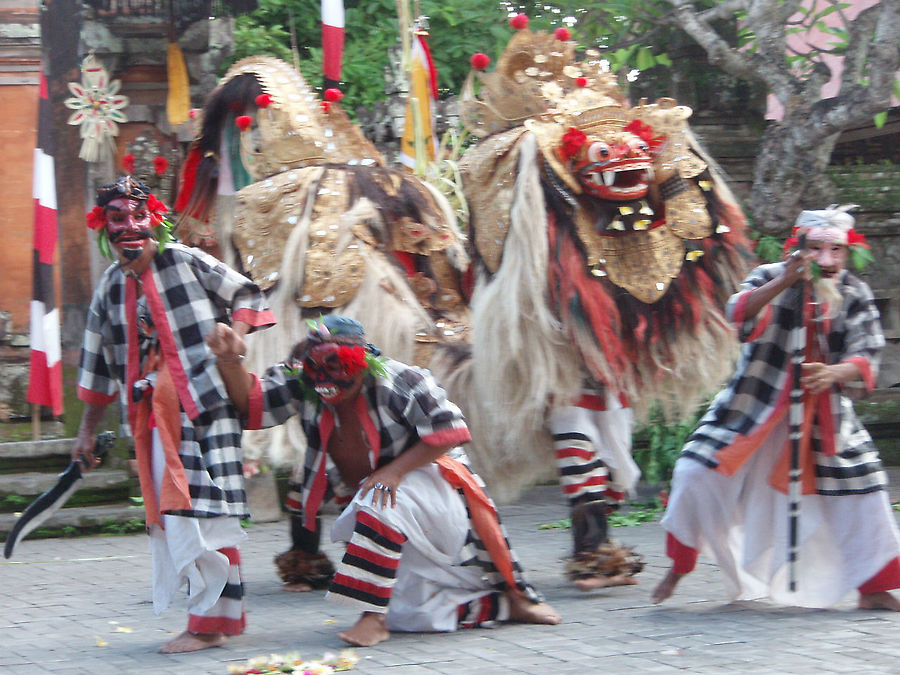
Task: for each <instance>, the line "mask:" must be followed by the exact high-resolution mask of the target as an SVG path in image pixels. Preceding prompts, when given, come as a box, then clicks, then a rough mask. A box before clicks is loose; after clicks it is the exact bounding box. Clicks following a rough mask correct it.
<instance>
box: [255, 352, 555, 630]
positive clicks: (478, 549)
mask: <svg viewBox="0 0 900 675" xmlns="http://www.w3.org/2000/svg"><path fill="white" fill-rule="evenodd" d="M354 406H355V410H356V413H357V415H358V417H359V420H360V423H361V427H362V429H363V431H364V434H365V439H366V442H367V446H368V447H367V449H366V451H367V452H368V457H369V464H370V466H371V467H372V470H375V469H377V468H378V467H381V466H384V465H386V464H388V463H390V462H391V461H392V460H393V459H394V458H396V457H398V456H399V455H400V454H402V453H403V452H405V451H406V450H408V449H409V448H410V447H412V446H413V445H415V444H417V443H418V442H419V441H424V442H425V443H427V444H430V445H445V444H449V443H465V442H467V441H468V440H469V439H470V435H469V431H468V428H467V427H466V424H465V421H464V419H463V417H462V414H461V412H460V410H459V408H457V406H456V405H454V404H453V403H451V402H450V401H448V400H447V398H446V396H445V394H444V391H443V389H441V387H440V386H439V385H438V384H437V382H436V381H435V380H434V378H433V376H432V375H431V374H430V373H429V372H428V371H427V370H423V369H420V368H417V367H414V366H407V365H405V364H402V363H400V362H398V361H393V360H391V359H384V361H383V374H376V373H371V372H370V373H369V374H367V375H366V377H365V380H364V381H363V388H362V390H361V392H360V394H359V396H358V397H357V398H356V401H355V403H354ZM293 415H298V416H299V419H300V424H301V426H302V428H303V431H304V433H305V434H306V438H307V444H308V445H307V448H308V449H307V454H306V462H305V470H304V477H303V480H302V493H301V502H302V509H303V518H304V525H305V527H306V528H308V529H314V528H316V527H317V526H318V522H317V514H318V511H319V507H320V506H321V504H322V503H323V501H325V500H327V499H331V498H336V499H338V500H343V501H346V499H347V498H349V497H351V496H352V495H353V493H354V488H353V486H347V485H345V484H343V482H342V479H341V476H340V474H339V473H338V471H337V468H336V467H335V465H334V463H333V462H332V460H331V459H330V457H329V456H328V454H327V453H326V452H325V448H326V447H327V445H328V439H329V438H330V436H331V434H332V433H333V432H335V423H336V418H335V415H334V414H333V412H332V409H331V408H330V407H329V406H327V405H324V404H323V403H322V402H321V401H320V400H319V399H318V398H316V397H315V396H313V397H310V396H308V395H304V391H303V386H302V385H301V383H300V381H299V379H298V378H297V377H296V376H294V375H292V374H289V373H287V372H286V370H285V366H283V365H276V366H272V367H270V368H269V369H268V370H267V371H266V373H265V375H264V377H263V378H262V379H261V380H256V383H255V385H254V389H253V390H252V392H251V396H250V411H249V414H248V422H247V425H248V428H263V427H268V426H272V425H276V424H281V423H283V422H284V421H285V420H287V419H288V418H289V417H291V416H293ZM371 502H372V491H368V492H367V493H365V494H362V493H359V494H356V495H355V497H353V499H352V501H351V502H350V504H349V505H348V506H347V507H346V508H345V509H344V511H343V512H342V513H341V515H340V517H339V518H338V519H337V521H336V522H335V524H334V526H333V528H332V532H331V536H332V539H333V540H334V541H347V542H349V543H348V547H347V552H346V553H345V555H344V557H343V559H342V560H341V562H340V564H339V565H338V567H337V571H336V574H335V576H334V579H333V580H332V582H331V584H330V587H329V589H328V594H327V596H326V597H327V598H328V599H330V600H333V601H336V602H340V603H342V604H347V605H350V606H353V607H356V608H358V609H360V610H362V611H367V612H378V613H386V614H387V617H386V621H387V627H388V629H389V630H399V631H452V630H455V629H457V628H459V627H469V626H476V625H486V624H489V623H491V622H493V621H499V620H504V619H506V618H508V612H509V606H508V602H507V600H506V598H505V596H504V592H505V591H506V590H509V589H511V588H518V589H520V590H521V591H523V592H524V593H525V595H526V597H528V598H529V599H530V600H532V601H534V602H539V601H540V598H539V596H538V595H537V593H536V592H535V591H534V590H533V589H532V588H531V586H529V585H528V584H527V583H526V582H525V581H524V579H523V578H522V573H521V567H520V566H519V564H518V562H517V561H516V558H515V556H514V554H513V552H512V550H511V549H510V546H509V543H508V540H507V538H506V535H505V533H504V531H503V529H502V526H501V525H500V522H499V517H498V515H497V512H496V508H495V506H494V504H493V502H492V501H491V500H490V498H489V497H488V496H487V495H486V494H485V492H484V489H483V483H482V482H481V480H480V478H479V477H478V476H477V475H476V474H475V473H473V472H472V471H471V470H470V469H469V468H468V466H467V459H466V456H465V453H464V451H463V450H462V448H460V447H455V448H453V449H452V450H451V451H450V452H448V453H447V454H446V455H444V456H442V457H440V458H439V459H438V460H436V461H435V462H433V463H431V464H428V465H426V466H424V467H422V468H419V469H416V470H413V471H411V472H409V473H408V474H406V476H405V477H404V478H403V482H402V483H401V485H400V488H399V490H398V494H397V504H396V507H394V508H389V507H385V508H376V507H373V506H372V505H371Z"/></svg>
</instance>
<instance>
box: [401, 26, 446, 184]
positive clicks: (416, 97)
mask: <svg viewBox="0 0 900 675" xmlns="http://www.w3.org/2000/svg"><path fill="white" fill-rule="evenodd" d="M409 79H410V83H409V84H410V87H409V95H408V97H407V100H406V122H405V125H404V127H403V139H402V141H401V143H400V163H401V164H403V166H405V167H406V168H408V169H410V170H412V171H415V172H416V173H422V171H423V170H424V165H425V164H426V163H428V162H429V161H431V160H434V158H435V157H436V156H437V138H436V137H435V134H434V121H433V115H432V113H433V110H434V102H435V101H436V100H437V71H436V70H435V67H434V61H432V59H431V50H430V49H429V48H428V41H427V40H426V35H425V34H424V33H416V34H415V36H414V39H413V43H412V51H411V54H410V78H409Z"/></svg>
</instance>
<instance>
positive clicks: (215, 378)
mask: <svg viewBox="0 0 900 675" xmlns="http://www.w3.org/2000/svg"><path fill="white" fill-rule="evenodd" d="M166 210H167V209H166V207H165V206H164V205H163V204H162V203H161V202H160V201H159V200H158V199H156V198H155V197H154V196H153V195H152V194H151V193H150V191H149V188H148V187H147V186H146V185H144V184H143V183H140V182H139V181H136V180H135V179H133V178H131V177H130V176H127V177H123V178H120V179H119V180H118V181H117V182H116V183H113V184H111V185H107V186H104V187H102V188H100V190H99V191H98V197H97V206H96V207H95V208H94V210H93V211H92V212H91V213H90V214H88V226H89V227H91V228H92V229H94V230H96V231H97V233H98V237H99V239H98V242H99V245H100V249H101V251H102V252H104V253H105V254H107V255H108V257H111V258H113V257H114V258H115V260H116V262H115V263H114V264H113V265H111V266H110V267H109V268H108V269H107V270H106V272H105V273H104V274H103V276H102V277H101V279H100V282H99V284H98V285H97V288H96V290H95V291H94V295H93V298H92V300H91V306H90V309H89V311H88V316H87V325H86V328H85V333H84V343H83V347H82V353H81V371H80V374H79V379H78V395H79V398H81V400H83V401H84V402H85V408H84V414H83V416H82V419H81V426H80V428H79V431H78V439H77V441H76V444H75V447H74V448H73V450H72V457H73V459H76V458H78V457H81V458H82V463H83V465H84V466H85V468H91V467H92V466H93V465H95V464H96V460H95V458H94V457H93V454H92V448H93V438H94V431H95V429H96V427H97V425H98V424H99V422H100V420H101V419H102V417H103V414H104V411H105V410H106V407H107V405H109V404H110V403H112V402H113V401H114V400H115V399H116V396H117V394H118V397H119V401H120V403H121V407H122V413H123V428H124V429H125V430H126V432H127V433H130V434H131V435H133V436H134V442H135V452H136V456H137V465H138V469H139V475H140V483H141V492H142V494H143V497H144V505H145V508H146V514H147V527H148V530H149V533H150V548H151V551H152V553H153V606H154V609H155V610H156V611H157V612H160V611H162V610H163V609H165V608H166V607H167V606H168V604H169V603H170V601H171V600H172V598H173V597H174V595H175V593H176V591H177V590H178V589H179V588H180V587H181V586H182V585H183V584H185V583H187V584H188V586H189V594H190V597H189V600H188V607H189V610H188V611H189V614H188V625H187V630H186V631H185V632H184V633H182V634H181V635H179V636H177V637H176V638H174V639H172V640H171V641H169V642H167V643H166V644H165V645H163V646H162V648H161V649H160V651H162V652H164V653H174V652H186V651H195V650H198V649H204V648H206V647H213V646H217V645H219V644H221V643H222V642H223V641H224V639H225V636H226V635H237V634H240V633H242V632H243V630H244V624H245V619H244V604H243V586H242V582H241V576H240V567H239V566H240V555H239V551H238V545H239V544H240V542H241V541H242V540H243V539H244V534H243V532H242V530H241V526H240V519H241V518H246V517H247V516H248V515H249V514H248V511H247V504H246V497H245V494H244V485H243V476H242V469H241V451H240V445H241V425H240V422H239V420H238V416H237V413H236V411H235V409H234V407H233V406H232V405H231V403H230V402H229V401H228V398H227V393H226V389H225V386H224V383H223V382H222V378H221V376H220V375H219V372H218V369H217V368H216V365H215V359H214V358H212V355H211V353H210V350H209V348H208V347H207V345H206V343H205V342H204V340H203V337H204V336H205V335H206V334H208V333H209V332H210V331H211V330H213V328H214V326H215V325H216V324H217V323H219V322H230V323H231V325H232V327H233V330H234V331H235V332H236V333H238V334H240V335H243V334H245V333H247V332H249V331H253V330H256V329H259V328H265V327H268V326H271V325H272V324H274V323H275V321H274V316H273V314H272V312H271V311H269V309H268V306H267V305H266V302H265V299H264V297H263V295H262V293H261V292H260V291H259V289H258V288H257V286H256V285H255V284H254V283H253V282H252V281H250V280H249V279H247V278H246V277H244V276H242V275H240V274H238V273H237V272H235V271H234V270H232V269H231V268H230V267H228V266H227V265H225V264H223V263H222V262H220V261H218V260H216V259H215V258H213V257H212V256H209V255H207V254H205V253H203V252H202V251H200V250H198V249H194V248H189V247H186V246H183V245H181V244H178V243H175V242H174V241H172V239H171V235H170V234H169V226H168V224H167V223H166V222H165V220H164V218H163V213H165V212H166Z"/></svg>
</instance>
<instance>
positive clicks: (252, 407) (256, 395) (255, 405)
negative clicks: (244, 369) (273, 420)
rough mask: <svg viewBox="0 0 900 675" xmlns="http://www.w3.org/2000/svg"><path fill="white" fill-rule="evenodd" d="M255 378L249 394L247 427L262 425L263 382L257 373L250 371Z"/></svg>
mask: <svg viewBox="0 0 900 675" xmlns="http://www.w3.org/2000/svg"><path fill="white" fill-rule="evenodd" d="M250 377H252V378H253V384H251V385H250V392H249V394H248V395H247V426H246V427H245V428H247V429H259V428H260V427H261V426H262V414H263V393H262V383H261V382H260V381H259V378H258V377H257V376H256V373H250Z"/></svg>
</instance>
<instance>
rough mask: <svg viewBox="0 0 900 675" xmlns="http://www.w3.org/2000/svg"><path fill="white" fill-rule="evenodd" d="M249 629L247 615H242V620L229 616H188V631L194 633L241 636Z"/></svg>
mask: <svg viewBox="0 0 900 675" xmlns="http://www.w3.org/2000/svg"><path fill="white" fill-rule="evenodd" d="M246 627H247V615H246V614H244V613H243V612H242V613H241V618H240V619H230V618H228V617H227V616H197V615H196V614H188V626H187V629H188V630H189V631H190V632H192V633H225V635H240V634H241V633H243V632H244V629H245V628H246Z"/></svg>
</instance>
